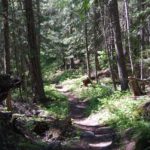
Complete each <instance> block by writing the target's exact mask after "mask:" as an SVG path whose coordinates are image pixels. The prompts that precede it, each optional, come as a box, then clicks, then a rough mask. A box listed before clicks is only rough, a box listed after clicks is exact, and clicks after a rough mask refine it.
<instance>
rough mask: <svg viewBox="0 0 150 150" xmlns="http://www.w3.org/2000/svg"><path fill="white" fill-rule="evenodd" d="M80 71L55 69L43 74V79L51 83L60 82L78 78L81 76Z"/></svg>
mask: <svg viewBox="0 0 150 150" xmlns="http://www.w3.org/2000/svg"><path fill="white" fill-rule="evenodd" d="M81 74H82V73H81V71H80V70H75V69H71V70H65V71H60V70H59V71H55V72H51V73H49V74H48V73H46V74H45V79H46V81H49V82H51V83H61V82H63V81H65V80H67V79H75V78H79V77H80V76H81Z"/></svg>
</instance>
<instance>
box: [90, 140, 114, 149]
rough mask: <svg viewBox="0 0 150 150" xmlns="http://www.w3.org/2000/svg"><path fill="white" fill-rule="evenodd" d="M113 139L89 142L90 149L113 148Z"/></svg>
mask: <svg viewBox="0 0 150 150" xmlns="http://www.w3.org/2000/svg"><path fill="white" fill-rule="evenodd" d="M112 143H113V142H112V141H107V142H100V143H96V144H89V147H90V150H110V149H112Z"/></svg>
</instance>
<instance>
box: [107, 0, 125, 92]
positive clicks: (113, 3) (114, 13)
mask: <svg viewBox="0 0 150 150" xmlns="http://www.w3.org/2000/svg"><path fill="white" fill-rule="evenodd" d="M108 9H109V14H110V17H111V21H112V25H113V32H114V40H115V49H116V54H117V66H118V73H119V79H120V83H121V90H127V89H128V75H127V70H126V64H125V58H124V54H123V47H122V39H121V28H120V22H119V12H118V3H117V0H109V3H108Z"/></svg>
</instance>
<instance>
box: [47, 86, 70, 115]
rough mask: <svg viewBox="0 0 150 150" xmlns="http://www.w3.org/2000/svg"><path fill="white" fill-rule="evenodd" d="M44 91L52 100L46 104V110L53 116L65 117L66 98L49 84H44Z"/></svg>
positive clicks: (66, 111)
mask: <svg viewBox="0 0 150 150" xmlns="http://www.w3.org/2000/svg"><path fill="white" fill-rule="evenodd" d="M45 91H46V95H47V97H50V98H51V100H52V101H50V102H49V103H48V104H46V106H45V107H46V110H47V111H48V112H49V113H50V114H52V115H54V116H55V117H58V118H64V117H66V116H67V115H68V101H67V98H66V97H65V96H64V95H62V94H61V93H60V92H58V91H57V90H56V89H55V88H54V87H51V86H45Z"/></svg>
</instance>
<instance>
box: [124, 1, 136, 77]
mask: <svg viewBox="0 0 150 150" xmlns="http://www.w3.org/2000/svg"><path fill="white" fill-rule="evenodd" d="M124 4H125V12H126V26H127V38H128V49H129V59H130V65H131V70H132V74H134V66H133V59H132V50H131V38H130V18H129V6H128V4H129V2H128V0H124Z"/></svg>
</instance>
